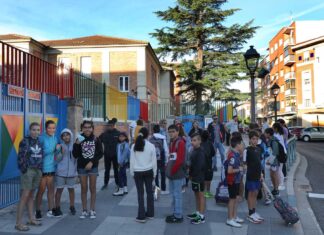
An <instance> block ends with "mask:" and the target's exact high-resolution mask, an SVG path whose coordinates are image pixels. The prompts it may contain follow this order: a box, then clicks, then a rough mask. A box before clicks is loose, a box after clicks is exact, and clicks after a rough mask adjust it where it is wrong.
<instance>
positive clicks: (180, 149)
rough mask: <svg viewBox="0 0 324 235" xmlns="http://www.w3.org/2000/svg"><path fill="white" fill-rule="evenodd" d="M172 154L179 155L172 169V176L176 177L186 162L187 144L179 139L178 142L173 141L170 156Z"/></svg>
mask: <svg viewBox="0 0 324 235" xmlns="http://www.w3.org/2000/svg"><path fill="white" fill-rule="evenodd" d="M171 153H177V159H176V161H175V163H174V165H173V167H172V169H171V175H174V174H175V173H177V171H178V170H179V169H180V167H181V166H182V165H183V164H184V162H185V160H186V159H185V153H186V144H185V141H184V140H183V138H181V137H178V139H177V140H175V141H172V142H171V144H170V154H171Z"/></svg>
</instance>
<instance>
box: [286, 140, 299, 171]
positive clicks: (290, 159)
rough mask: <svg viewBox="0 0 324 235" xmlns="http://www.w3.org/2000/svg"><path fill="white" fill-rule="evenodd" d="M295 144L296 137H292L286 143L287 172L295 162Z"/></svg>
mask: <svg viewBox="0 0 324 235" xmlns="http://www.w3.org/2000/svg"><path fill="white" fill-rule="evenodd" d="M296 142H297V139H296V137H292V138H290V139H289V140H288V143H287V163H286V167H287V170H289V169H290V167H291V166H292V165H293V164H294V162H295V161H296Z"/></svg>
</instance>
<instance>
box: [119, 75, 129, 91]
mask: <svg viewBox="0 0 324 235" xmlns="http://www.w3.org/2000/svg"><path fill="white" fill-rule="evenodd" d="M128 83H129V76H120V77H119V90H120V91H122V92H128V90H129V86H128Z"/></svg>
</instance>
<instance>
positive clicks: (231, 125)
mask: <svg viewBox="0 0 324 235" xmlns="http://www.w3.org/2000/svg"><path fill="white" fill-rule="evenodd" d="M225 129H226V132H228V133H229V134H230V135H232V134H233V133H234V132H239V129H238V118H237V115H234V116H233V120H231V121H229V122H228V123H227V124H226V125H225Z"/></svg>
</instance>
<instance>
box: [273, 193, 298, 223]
mask: <svg viewBox="0 0 324 235" xmlns="http://www.w3.org/2000/svg"><path fill="white" fill-rule="evenodd" d="M273 205H274V207H275V208H276V210H277V211H278V212H279V214H280V215H281V217H282V219H283V220H284V221H285V223H286V224H287V225H290V224H295V223H297V222H298V221H299V216H298V213H297V211H296V210H295V208H293V207H292V206H290V205H289V204H288V202H285V201H284V200H282V199H281V198H280V197H276V198H275V199H274V200H273Z"/></svg>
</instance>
